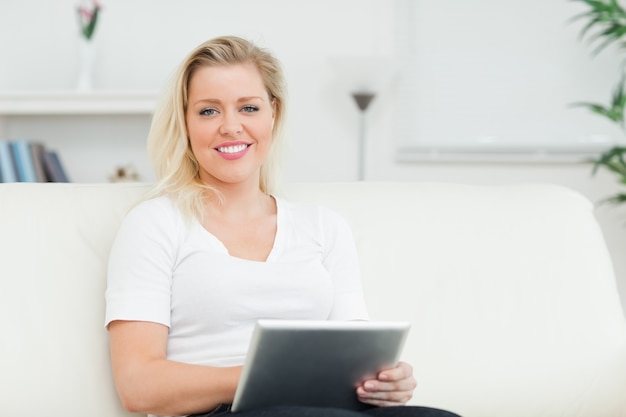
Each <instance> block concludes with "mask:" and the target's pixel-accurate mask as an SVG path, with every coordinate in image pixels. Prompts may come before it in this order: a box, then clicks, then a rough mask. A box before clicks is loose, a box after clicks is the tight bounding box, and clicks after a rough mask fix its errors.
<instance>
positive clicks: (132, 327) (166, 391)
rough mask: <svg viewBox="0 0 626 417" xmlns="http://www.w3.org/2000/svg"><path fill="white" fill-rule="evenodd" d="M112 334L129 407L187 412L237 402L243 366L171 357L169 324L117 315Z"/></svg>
mask: <svg viewBox="0 0 626 417" xmlns="http://www.w3.org/2000/svg"><path fill="white" fill-rule="evenodd" d="M109 334H110V344H111V362H112V368H113V378H114V381H115V386H116V388H117V391H118V394H119V396H120V398H121V400H122V403H123V404H124V407H125V408H126V409H127V410H128V411H131V412H141V413H150V414H158V415H183V414H192V413H198V412H202V411H207V410H211V409H213V408H215V407H216V406H217V405H219V404H230V403H232V401H233V397H234V395H235V389H236V387H237V382H238V380H239V375H240V372H241V367H230V368H216V367H208V366H199V365H189V364H184V363H180V362H173V361H169V360H167V359H166V356H165V353H166V347H167V334H168V328H167V327H166V326H164V325H162V324H157V323H151V322H140V321H121V320H117V321H114V322H112V323H110V324H109Z"/></svg>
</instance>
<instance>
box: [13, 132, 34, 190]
mask: <svg viewBox="0 0 626 417" xmlns="http://www.w3.org/2000/svg"><path fill="white" fill-rule="evenodd" d="M11 150H12V151H13V155H14V156H15V165H16V167H17V180H18V181H19V182H37V176H36V173H35V166H34V164H33V157H32V155H31V153H30V143H29V142H28V141H26V140H24V139H19V140H14V141H13V142H11Z"/></svg>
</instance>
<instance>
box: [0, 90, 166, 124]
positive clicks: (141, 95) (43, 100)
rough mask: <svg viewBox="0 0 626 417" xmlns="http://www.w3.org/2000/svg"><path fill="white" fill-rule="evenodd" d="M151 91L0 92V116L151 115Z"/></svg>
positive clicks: (152, 102) (153, 102)
mask: <svg viewBox="0 0 626 417" xmlns="http://www.w3.org/2000/svg"><path fill="white" fill-rule="evenodd" d="M156 98H157V93H156V92H153V91H112V90H102V91H91V92H79V91H15V92H0V117H1V116H28V115H33V116H37V115H38V116H46V115H126V114H129V115H131V114H134V115H142V114H145V115H150V114H152V112H153V110H154V106H155V103H156Z"/></svg>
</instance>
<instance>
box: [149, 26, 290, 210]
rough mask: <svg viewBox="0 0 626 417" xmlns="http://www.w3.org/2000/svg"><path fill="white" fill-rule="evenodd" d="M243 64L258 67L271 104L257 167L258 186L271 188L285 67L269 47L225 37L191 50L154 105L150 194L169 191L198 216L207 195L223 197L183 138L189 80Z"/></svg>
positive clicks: (282, 112) (282, 109)
mask: <svg viewBox="0 0 626 417" xmlns="http://www.w3.org/2000/svg"><path fill="white" fill-rule="evenodd" d="M241 64H251V65H254V66H255V68H256V69H257V70H258V71H259V74H260V75H261V79H262V80H263V85H264V86H265V89H266V90H267V94H268V96H269V99H270V102H272V103H273V106H274V111H275V118H274V127H273V129H272V135H273V138H272V147H271V150H270V153H269V155H268V158H267V160H266V161H265V162H264V163H263V165H262V166H261V176H260V180H259V188H260V189H261V191H263V192H264V193H266V194H271V193H273V192H275V189H276V186H277V168H278V162H279V159H280V158H279V156H280V155H279V154H280V149H281V148H282V146H283V145H282V142H283V139H282V135H281V133H282V128H283V123H284V116H285V101H286V87H285V80H284V75H283V71H282V68H281V65H280V63H279V61H278V60H277V59H276V58H274V57H273V56H272V55H271V54H270V53H269V52H268V51H267V50H265V49H262V48H259V47H257V46H256V45H254V44H253V43H252V42H250V41H248V40H245V39H242V38H239V37H236V36H225V37H219V38H214V39H211V40H208V41H206V42H204V43H202V44H200V45H199V46H198V47H196V48H195V49H194V50H193V51H191V53H190V54H189V55H188V56H187V57H186V58H185V59H184V60H183V62H182V63H181V64H180V66H179V67H178V70H177V71H176V72H175V73H174V76H173V77H172V79H171V80H170V82H169V83H168V85H167V87H166V89H165V91H164V94H163V96H162V98H161V101H160V103H159V104H158V105H157V108H156V110H155V112H154V116H153V118H152V125H151V126H150V133H149V134H148V156H149V158H150V160H151V162H152V165H153V167H154V170H155V173H156V175H157V179H158V182H157V184H156V186H155V188H154V189H153V191H152V192H151V193H150V195H149V196H148V198H151V197H156V196H162V195H167V196H169V197H171V198H172V199H173V200H174V201H175V202H176V204H177V205H178V206H179V208H180V209H181V210H182V211H183V213H185V214H186V215H188V216H194V217H196V218H198V219H202V217H203V213H204V211H205V210H204V201H205V199H206V198H207V197H209V196H213V197H216V198H217V199H218V200H219V199H221V196H220V195H219V193H218V192H217V190H215V189H214V188H212V187H210V186H208V185H207V184H205V183H203V182H202V181H201V180H200V176H199V164H198V161H197V160H196V158H195V156H194V154H193V152H192V151H191V146H190V144H189V138H188V137H187V129H186V123H185V113H186V111H187V104H188V103H187V99H188V91H189V81H190V80H191V77H192V76H193V74H194V73H195V71H196V70H197V69H199V68H203V67H206V66H224V65H241Z"/></svg>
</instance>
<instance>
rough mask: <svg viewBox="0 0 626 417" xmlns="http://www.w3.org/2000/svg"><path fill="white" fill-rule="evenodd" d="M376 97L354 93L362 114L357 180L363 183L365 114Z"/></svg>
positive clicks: (371, 94)
mask: <svg viewBox="0 0 626 417" xmlns="http://www.w3.org/2000/svg"><path fill="white" fill-rule="evenodd" d="M374 96H375V94H374V93H370V92H365V91H362V92H356V93H352V98H354V101H355V102H356V105H357V106H358V108H359V112H360V120H359V142H358V175H357V179H358V180H359V181H363V180H364V179H365V122H366V121H365V118H366V114H365V112H366V111H367V108H368V107H369V105H370V103H371V102H372V100H373V99H374Z"/></svg>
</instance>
